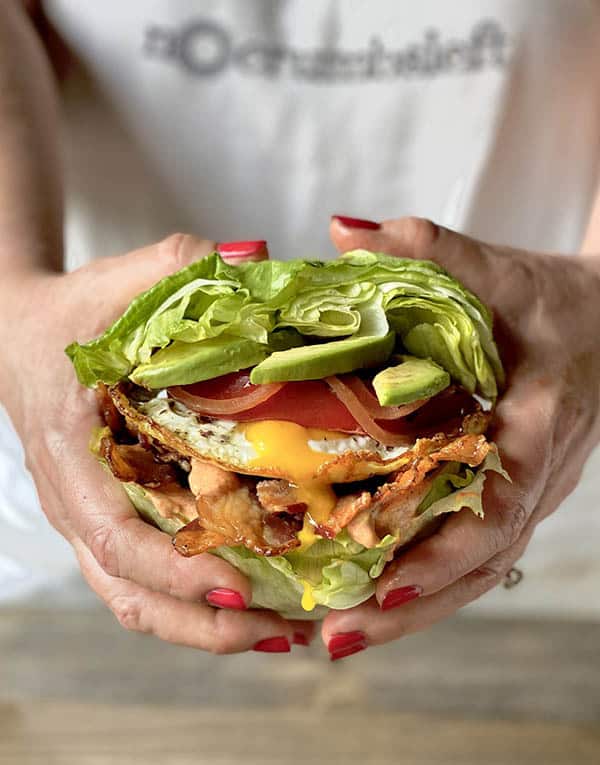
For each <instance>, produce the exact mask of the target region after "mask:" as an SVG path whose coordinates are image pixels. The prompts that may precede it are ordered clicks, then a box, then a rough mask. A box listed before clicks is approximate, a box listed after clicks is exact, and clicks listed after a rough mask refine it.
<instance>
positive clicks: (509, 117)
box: [0, 0, 600, 597]
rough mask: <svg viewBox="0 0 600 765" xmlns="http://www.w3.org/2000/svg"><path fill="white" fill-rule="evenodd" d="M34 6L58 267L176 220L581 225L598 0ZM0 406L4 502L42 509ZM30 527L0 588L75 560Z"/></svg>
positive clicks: (519, 241) (595, 160) (275, 235)
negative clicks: (60, 258) (62, 133)
mask: <svg viewBox="0 0 600 765" xmlns="http://www.w3.org/2000/svg"><path fill="white" fill-rule="evenodd" d="M44 7H45V10H46V13H47V15H48V17H49V19H50V21H51V22H52V23H53V25H54V26H55V27H56V29H57V30H58V31H59V33H60V35H61V36H62V37H63V39H64V40H65V42H66V43H67V45H68V47H69V48H70V49H71V50H72V51H73V53H74V54H75V58H76V60H77V63H76V64H73V65H72V66H71V68H70V70H69V72H68V75H67V78H66V81H65V83H64V86H63V93H64V102H65V123H66V129H67V138H66V141H65V150H66V164H67V181H68V217H67V261H68V264H69V266H70V267H72V266H74V265H79V264H81V263H83V262H86V261H88V260H90V259H91V258H95V257H101V256H103V255H107V254H114V253H117V252H124V251H127V250H129V249H132V248H134V247H138V246H140V245H142V244H144V243H147V242H150V241H154V240H157V239H158V238H161V237H163V236H164V235H166V234H167V233H169V232H172V231H174V230H186V231H193V232H195V233H197V234H199V235H201V236H206V237H210V238H214V239H217V240H221V241H229V240H236V239H262V238H265V239H268V241H269V245H270V249H271V253H272V256H273V257H276V258H280V259H286V258H290V257H302V256H311V257H332V256H333V255H334V252H333V248H332V246H331V244H330V243H329V241H328V237H327V224H328V219H329V215H330V214H331V213H341V214H346V215H352V216H358V217H363V218H371V219H374V220H378V219H382V218H389V217H398V216H401V215H406V214H413V215H422V216H426V217H430V218H432V219H434V220H436V221H438V222H439V223H442V224H444V225H446V226H449V227H451V228H455V229H458V230H461V231H464V232H466V233H469V234H472V235H474V236H477V237H479V238H482V239H485V240H488V241H494V242H501V243H504V244H511V245H514V246H520V247H526V248H531V249H538V250H555V251H562V252H565V253H573V252H576V251H577V249H578V247H579V244H580V240H581V237H582V234H583V231H584V229H585V226H586V223H587V219H588V216H589V212H590V209H591V204H592V201H593V198H594V194H595V192H596V190H597V186H598V180H599V179H598V172H599V169H600V168H599V160H600V87H598V85H597V81H598V77H599V73H600V44H599V43H600V3H599V2H594V1H593V0H589V1H588V0H528V2H523V1H522V0H453V2H447V0H420V2H419V3H408V2H405V3H402V2H397V1H395V0H370V1H369V2H364V1H363V0H319V2H316V1H315V2H310V0H279V1H278V0H218V1H217V0H202V1H200V0H189V1H188V2H185V3H183V2H173V1H172V0H143V1H142V0H129V2H122V0H120V1H119V2H117V1H116V0H103V2H101V3H100V2H81V0H46V2H44ZM0 428H2V429H3V430H4V433H0V443H4V446H0V450H1V451H4V452H6V453H5V454H4V456H2V454H1V451H0V492H1V494H0V497H1V502H2V504H0V524H4V525H6V526H7V528H8V524H9V523H10V519H11V518H12V519H14V518H17V517H20V518H21V519H24V518H26V519H27V523H31V524H33V525H35V526H39V524H40V523H41V521H40V519H39V518H40V516H39V511H37V510H32V509H30V510H28V511H27V513H26V514H23V512H24V511H23V506H24V505H27V506H28V507H31V505H32V501H31V497H30V496H29V495H28V494H27V491H28V490H26V489H24V488H23V487H21V488H18V487H19V484H17V486H15V482H14V474H15V469H14V465H13V463H14V461H15V460H17V462H18V460H19V457H18V456H15V454H16V452H15V451H14V450H15V448H16V447H15V444H14V439H13V440H12V441H11V439H10V437H9V435H8V426H7V425H6V423H5V424H3V425H2V424H1V423H0ZM11 450H12V451H11ZM11 454H12V457H11V456H10V455H11ZM11 459H12V462H10V460H11ZM19 480H20V479H19ZM23 486H25V484H24V485H23ZM21 525H23V521H22V520H21ZM578 525H579V524H578ZM29 533H30V532H29V531H28V530H27V529H25V528H21V529H20V530H18V531H17V530H16V529H15V527H14V523H13V524H12V525H11V526H10V531H7V532H6V533H5V531H4V530H2V535H1V536H0V593H1V592H2V590H4V591H5V592H8V585H7V584H5V585H4V586H3V582H2V576H3V571H4V570H6V572H7V573H5V582H9V579H10V571H12V572H13V575H12V580H11V581H13V582H16V575H17V571H18V572H19V575H20V576H21V583H22V582H23V581H26V580H27V581H29V585H28V586H33V585H34V584H35V583H37V581H38V580H39V577H40V575H41V576H50V577H51V578H52V577H56V576H57V575H58V574H57V572H56V571H55V570H54V569H57V568H60V566H63V565H66V566H67V568H68V567H70V566H72V565H73V564H72V563H71V561H70V559H69V561H68V564H66V563H64V561H66V558H65V552H64V547H63V546H62V544H61V543H60V542H57V544H58V545H59V546H60V549H59V550H58V552H57V555H56V561H55V562H54V563H53V564H52V565H50V564H48V565H46V564H44V565H43V566H42V565H40V564H39V559H36V558H35V556H30V558H27V556H26V555H25V554H24V553H21V549H22V548H24V547H26V546H24V545H19V544H18V542H17V541H16V535H18V534H21V535H27V534H29ZM38 533H39V532H38ZM561 533H564V531H561ZM46 537H47V540H46ZM50 539H52V540H54V541H53V542H50ZM56 540H57V537H56V535H54V534H52V533H51V532H50V531H48V532H47V534H44V541H43V543H44V544H45V545H53V544H54V543H55V542H56ZM47 549H48V547H46V550H47ZM57 549H58V548H57ZM2 556H4V557H2ZM9 558H10V560H9ZM3 561H4V569H3ZM33 561H35V563H34V562H33ZM53 567H54V568H53ZM59 573H61V574H62V570H61V571H60V572H59ZM23 577H25V579H23ZM28 577H29V579H28ZM36 577H37V578H36ZM15 587H16V585H15ZM19 587H20V588H21V589H22V587H21V585H19ZM0 597H1V594H0ZM511 597H514V596H512V595H511Z"/></svg>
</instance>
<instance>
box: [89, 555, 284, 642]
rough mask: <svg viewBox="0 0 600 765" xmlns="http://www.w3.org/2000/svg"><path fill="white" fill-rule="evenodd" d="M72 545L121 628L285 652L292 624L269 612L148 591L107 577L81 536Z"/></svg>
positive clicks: (180, 639)
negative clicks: (227, 606) (202, 602)
mask: <svg viewBox="0 0 600 765" xmlns="http://www.w3.org/2000/svg"><path fill="white" fill-rule="evenodd" d="M74 547H75V550H76V553H77V557H78V559H79V564H80V566H81V570H82V572H83V574H84V576H85V578H86V579H87V581H88V583H89V585H90V586H91V588H92V589H93V590H94V592H95V593H96V594H97V595H98V596H99V597H100V598H101V599H102V600H103V601H104V602H105V603H106V604H107V605H108V607H109V608H110V609H111V611H112V612H113V613H114V614H115V616H116V617H117V619H118V621H119V622H120V624H121V625H122V626H123V627H125V628H126V629H129V630H133V631H135V632H145V633H149V634H152V635H156V637H158V638H160V639H161V640H166V641H167V642H169V643H177V644H179V645H184V646H189V647H192V648H200V649H202V650H205V651H212V652H213V653H219V654H223V653H236V652H239V651H247V650H249V649H251V648H254V649H255V650H263V651H264V650H267V651H270V652H276V651H277V652H279V651H281V652H287V651H289V647H290V644H291V643H292V641H293V639H294V627H293V626H292V625H291V624H289V623H288V622H286V620H285V619H283V618H282V617H280V616H278V615H277V614H275V613H274V612H272V611H254V610H253V611H235V610H226V609H218V608H212V607H210V606H208V605H205V604H200V603H186V602H184V601H181V600H177V599H176V598H172V597H169V596H167V595H164V594H162V593H157V592H151V591H149V590H146V589H145V588H143V587H140V586H139V585H137V584H134V583H133V582H128V581H126V580H124V579H119V578H116V577H112V576H109V575H108V574H107V573H106V572H105V571H103V569H102V568H101V567H100V566H99V565H98V562H97V561H96V559H95V558H94V556H93V555H92V554H91V553H90V551H89V550H88V549H87V547H86V546H85V544H83V542H82V541H81V540H74Z"/></svg>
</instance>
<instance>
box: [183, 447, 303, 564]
mask: <svg viewBox="0 0 600 765" xmlns="http://www.w3.org/2000/svg"><path fill="white" fill-rule="evenodd" d="M189 481H190V488H191V489H192V492H193V493H194V495H195V497H196V508H197V510H198V519H197V520H198V522H197V523H196V524H194V525H190V524H188V525H187V526H186V527H184V528H183V529H181V530H180V531H179V532H177V534H176V535H175V539H174V542H173V544H174V545H175V549H176V550H178V551H179V552H181V553H182V555H198V554H199V553H200V552H206V551H207V550H209V549H213V548H214V547H218V546H219V545H223V544H225V545H227V546H236V545H243V546H244V547H247V548H248V549H249V550H252V551H253V552H255V553H257V554H258V555H266V556H272V555H284V554H285V553H286V552H289V551H290V550H292V549H294V548H295V547H298V546H299V544H300V543H299V542H298V539H297V533H298V531H299V530H300V528H301V527H302V519H301V518H296V517H292V516H286V517H282V516H281V515H278V514H276V513H273V512H272V511H269V510H266V509H265V508H264V507H263V506H262V505H261V503H260V502H259V500H258V498H257V496H256V495H255V492H253V491H252V484H251V482H250V481H245V482H244V481H242V479H241V478H240V477H239V476H238V475H237V474H235V473H231V472H229V471H228V470H224V469H223V468H220V467H218V466H217V465H213V464H210V463H204V462H201V461H200V460H192V470H191V472H190V477H189ZM262 483H263V484H266V483H270V482H268V481H264V482H262ZM264 491H265V487H264V486H263V492H264ZM284 510H285V508H284ZM284 510H278V512H283V511H284ZM190 550H193V552H190Z"/></svg>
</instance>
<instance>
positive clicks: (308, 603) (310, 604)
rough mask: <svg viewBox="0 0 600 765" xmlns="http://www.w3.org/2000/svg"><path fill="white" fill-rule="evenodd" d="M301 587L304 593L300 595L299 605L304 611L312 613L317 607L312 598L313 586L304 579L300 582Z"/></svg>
mask: <svg viewBox="0 0 600 765" xmlns="http://www.w3.org/2000/svg"><path fill="white" fill-rule="evenodd" d="M302 586H303V587H304V592H303V593H302V600H301V601H300V605H301V606H302V608H303V609H304V610H305V611H312V610H313V608H314V607H315V606H316V605H317V603H316V601H315V598H314V596H313V586H312V584H311V583H310V582H307V581H306V579H303V580H302Z"/></svg>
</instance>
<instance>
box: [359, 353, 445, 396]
mask: <svg viewBox="0 0 600 765" xmlns="http://www.w3.org/2000/svg"><path fill="white" fill-rule="evenodd" d="M401 358H402V359H403V361H402V363H401V364H399V365H398V366H396V367H388V368H387V369H384V370H383V371H381V372H379V374H376V375H375V377H374V378H373V387H374V388H375V393H376V394H377V399H378V401H379V403H380V404H381V405H382V406H400V405H401V404H410V403H411V402H412V401H417V400H418V399H420V398H429V397H430V396H435V394H436V393H439V392H440V391H442V390H444V388H447V387H448V386H449V385H450V375H449V374H448V372H446V370H445V369H443V368H442V367H441V366H440V365H439V364H436V363H435V361H431V359H419V358H417V357H416V356H402V357H401Z"/></svg>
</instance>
